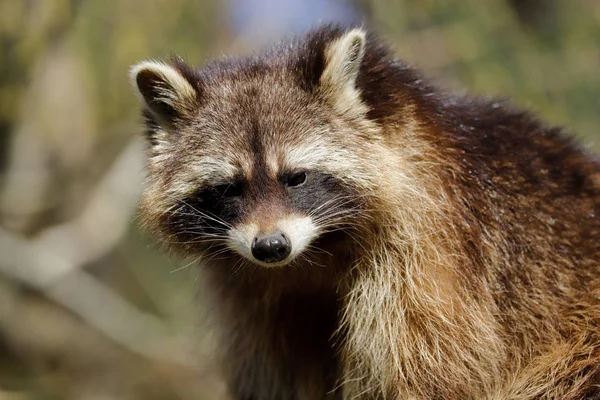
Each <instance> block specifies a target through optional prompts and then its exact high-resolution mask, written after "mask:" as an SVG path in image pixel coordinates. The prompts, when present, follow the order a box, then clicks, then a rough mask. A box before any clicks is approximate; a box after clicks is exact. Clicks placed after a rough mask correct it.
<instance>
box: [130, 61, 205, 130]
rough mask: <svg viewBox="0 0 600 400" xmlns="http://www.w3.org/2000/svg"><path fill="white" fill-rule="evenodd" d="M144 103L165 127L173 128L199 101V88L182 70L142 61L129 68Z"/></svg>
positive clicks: (164, 64) (139, 96)
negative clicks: (193, 84)
mask: <svg viewBox="0 0 600 400" xmlns="http://www.w3.org/2000/svg"><path fill="white" fill-rule="evenodd" d="M129 75H130V78H131V83H132V85H133V87H134V89H135V91H136V92H137V95H138V98H139V99H140V101H141V102H142V104H143V105H144V106H145V107H146V108H147V109H148V110H149V111H150V112H151V114H152V115H153V117H154V118H155V119H156V121H157V122H158V123H159V124H160V125H161V126H162V127H163V128H165V129H166V130H171V129H172V128H173V124H174V123H175V121H176V120H177V119H181V118H182V117H183V116H184V115H185V114H186V113H187V112H188V111H189V110H190V109H191V108H192V107H193V106H194V105H195V104H196V103H197V97H198V91H197V90H196V89H195V88H194V86H192V84H191V83H190V81H188V80H187V79H186V78H185V77H184V75H183V74H182V73H181V71H180V70H178V69H177V68H175V67H173V66H171V65H169V64H166V63H163V62H157V61H142V62H140V63H138V64H136V65H134V66H133V67H132V68H131V70H130V74H129Z"/></svg>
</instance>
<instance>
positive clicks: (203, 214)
mask: <svg viewBox="0 0 600 400" xmlns="http://www.w3.org/2000/svg"><path fill="white" fill-rule="evenodd" d="M180 202H182V203H183V204H185V205H186V206H188V207H189V208H191V209H192V210H194V211H195V212H197V213H198V216H200V217H203V218H206V219H208V220H211V221H214V222H216V223H218V224H221V225H223V226H225V227H226V228H227V229H231V228H233V227H232V226H231V224H229V223H227V222H226V221H224V220H223V219H221V218H219V217H217V216H216V215H214V214H208V213H206V212H204V211H200V210H198V209H197V208H196V207H194V206H192V205H191V204H189V203H188V202H186V201H185V200H180Z"/></svg>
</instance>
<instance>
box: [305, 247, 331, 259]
mask: <svg viewBox="0 0 600 400" xmlns="http://www.w3.org/2000/svg"><path fill="white" fill-rule="evenodd" d="M306 249H307V250H310V251H312V252H316V253H323V254H327V255H328V256H331V257H333V254H332V253H330V252H329V251H327V250H325V249H322V248H320V247H317V246H315V245H313V244H309V245H307V246H306Z"/></svg>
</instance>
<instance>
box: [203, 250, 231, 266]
mask: <svg viewBox="0 0 600 400" xmlns="http://www.w3.org/2000/svg"><path fill="white" fill-rule="evenodd" d="M230 251H231V250H229V249H228V248H227V247H225V248H222V249H219V250H216V251H214V252H208V255H207V256H203V257H202V259H201V262H205V263H207V262H210V261H215V260H222V259H225V258H226V257H219V258H217V256H220V255H222V254H226V253H228V252H230Z"/></svg>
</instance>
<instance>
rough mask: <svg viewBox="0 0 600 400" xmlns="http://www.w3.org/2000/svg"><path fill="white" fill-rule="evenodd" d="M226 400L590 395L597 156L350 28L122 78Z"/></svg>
mask: <svg viewBox="0 0 600 400" xmlns="http://www.w3.org/2000/svg"><path fill="white" fill-rule="evenodd" d="M131 80H132V83H133V86H134V88H135V90H136V93H137V94H138V97H139V99H140V100H141V103H142V105H143V109H144V115H145V117H146V120H147V137H148V142H149V146H148V147H149V157H148V184H147V188H146V190H145V193H144V194H143V198H142V201H141V212H142V215H143V221H144V226H145V227H146V228H147V229H148V231H149V232H151V233H152V235H153V236H154V237H155V238H156V239H157V240H158V241H159V242H160V243H162V244H164V245H165V246H166V247H167V248H168V249H170V250H172V251H174V252H176V253H178V254H181V255H184V256H192V257H197V258H199V260H200V261H199V264H200V269H201V271H202V274H203V279H202V281H203V282H202V283H203V285H204V289H203V290H204V291H205V292H207V293H210V296H211V300H212V302H213V303H212V304H213V307H214V309H215V313H214V314H215V318H216V321H217V327H218V332H219V335H220V348H221V349H222V350H223V351H222V360H223V363H222V365H223V371H224V375H225V376H226V379H227V382H228V387H229V390H230V393H231V396H232V398H234V399H236V400H238V399H239V400H275V399H277V400H285V399H311V400H314V399H325V398H327V399H573V400H575V399H598V398H600V162H599V161H598V159H597V158H595V156H593V155H592V154H589V153H588V152H586V150H584V149H583V148H582V147H581V146H579V145H578V144H577V143H575V142H574V141H573V140H572V139H571V138H570V137H569V136H568V135H566V134H565V133H564V132H563V131H562V130H561V129H560V128H555V127H549V126H547V125H544V124H543V123H542V122H540V121H539V120H537V119H536V118H535V117H533V116H532V115H531V114H530V113H528V112H524V111H521V110H518V109H513V108H512V107H511V106H509V105H508V104H506V103H504V102H500V101H496V100H493V99H492V100H490V99H481V98H474V97H457V96H452V95H449V94H446V93H444V92H443V91H441V90H439V89H437V88H436V87H434V86H433V85H431V84H429V83H427V82H426V81H425V80H423V78H422V77H421V76H420V75H419V73H418V72H417V71H415V70H414V69H412V68H411V67H409V66H407V65H406V64H405V63H403V62H402V61H399V60H397V59H396V58H394V56H393V54H392V53H391V52H390V50H389V49H388V48H387V47H386V45H385V44H384V43H383V42H382V41H380V40H379V39H377V38H376V37H375V36H374V35H373V34H371V33H368V32H366V30H365V29H363V28H361V27H338V26H331V25H326V26H322V27H319V28H317V29H315V30H313V31H310V32H308V33H307V34H306V35H305V36H303V37H299V38H295V39H290V40H288V41H285V42H283V43H281V44H279V45H277V46H275V47H274V48H272V49H270V50H269V51H266V52H264V53H261V54H258V55H255V56H250V57H247V58H241V59H223V60H218V61H214V62H211V63H208V64H207V65H206V66H204V67H203V68H201V69H196V68H192V67H190V66H188V65H186V64H185V63H184V62H183V61H182V60H181V59H173V60H169V61H166V62H162V61H144V62H141V63H139V64H137V65H135V66H134V67H133V68H132V70H131Z"/></svg>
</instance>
